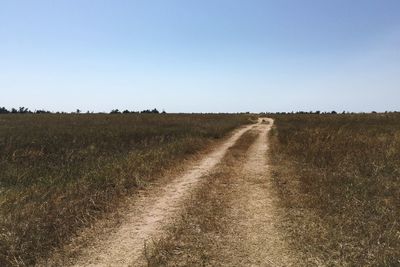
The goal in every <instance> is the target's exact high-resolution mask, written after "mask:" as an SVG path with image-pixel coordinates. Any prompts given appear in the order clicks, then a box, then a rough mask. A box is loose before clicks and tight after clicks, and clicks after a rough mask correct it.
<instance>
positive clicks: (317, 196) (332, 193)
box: [270, 114, 400, 266]
mask: <svg viewBox="0 0 400 267" xmlns="http://www.w3.org/2000/svg"><path fill="white" fill-rule="evenodd" d="M275 119H276V120H275V125H276V128H275V129H274V131H273V132H272V149H271V151H270V153H271V157H272V159H273V165H274V176H275V182H276V186H277V189H278V190H279V191H280V193H281V194H280V196H281V200H282V203H283V204H284V205H285V206H286V208H287V211H288V216H289V217H290V220H289V221H291V222H290V223H289V227H290V228H291V229H292V237H293V245H295V246H297V248H298V249H301V250H303V251H304V252H305V253H308V255H313V254H314V255H318V257H317V258H318V259H317V258H314V259H312V256H309V258H308V259H307V260H308V263H309V264H318V262H319V263H321V262H322V263H324V264H326V265H328V266H330V265H350V266H399V265H400V224H399V223H400V222H399V218H400V115H399V114H370V115H323V116H318V115H287V116H277V117H276V118H275Z"/></svg>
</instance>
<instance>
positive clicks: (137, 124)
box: [0, 114, 248, 266]
mask: <svg viewBox="0 0 400 267" xmlns="http://www.w3.org/2000/svg"><path fill="white" fill-rule="evenodd" d="M0 121H1V124H0V193H1V195H0V266H9V265H15V266H17V265H20V266H24V265H33V264H35V262H36V261H37V260H38V258H40V257H45V256H47V255H49V253H50V252H51V250H52V249H53V248H55V247H58V246H60V245H61V244H63V243H64V242H65V241H66V240H68V239H69V238H70V237H71V236H72V235H73V234H74V233H75V232H76V231H77V229H79V228H81V227H84V226H87V225H89V224H91V223H92V222H93V221H94V220H95V219H96V218H98V217H99V216H101V214H103V213H104V212H107V211H110V210H112V209H113V208H114V207H115V206H116V205H117V203H118V202H119V201H120V200H121V199H122V198H123V197H124V196H125V195H127V194H129V193H131V192H133V191H134V190H135V188H137V187H140V186H144V185H145V184H146V183H147V182H149V181H151V180H152V179H155V178H156V177H159V176H160V175H161V174H162V173H163V172H164V171H165V170H167V169H169V168H171V167H172V166H174V165H176V164H178V162H179V161H181V160H182V159H183V158H185V157H186V156H187V155H189V154H193V153H195V152H197V151H199V150H200V149H201V148H203V147H204V146H205V145H207V144H209V142H210V140H212V139H215V138H220V137H222V136H223V135H225V134H226V133H227V132H229V131H230V130H232V129H234V128H235V127H237V126H239V125H241V124H244V123H246V122H248V117H246V116H240V115H237V116H236V115H150V114H144V115H143V114H142V115H138V114H128V115H3V116H0Z"/></svg>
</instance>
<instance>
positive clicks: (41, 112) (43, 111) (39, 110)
mask: <svg viewBox="0 0 400 267" xmlns="http://www.w3.org/2000/svg"><path fill="white" fill-rule="evenodd" d="M35 113H36V114H45V113H47V114H48V113H51V112H50V111H48V110H41V109H38V110H36V111H35Z"/></svg>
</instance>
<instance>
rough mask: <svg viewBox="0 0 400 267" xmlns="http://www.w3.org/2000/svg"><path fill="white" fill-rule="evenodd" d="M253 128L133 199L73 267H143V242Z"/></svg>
mask: <svg viewBox="0 0 400 267" xmlns="http://www.w3.org/2000/svg"><path fill="white" fill-rule="evenodd" d="M253 127H256V126H255V125H248V126H245V127H242V128H240V129H238V130H236V131H235V132H234V133H233V134H232V136H230V137H229V138H228V139H227V140H226V141H224V142H223V143H222V144H220V145H219V146H217V147H216V148H215V149H214V150H213V151H212V152H210V153H209V154H207V155H205V157H204V158H203V159H202V160H200V161H199V162H197V164H194V165H193V166H191V167H190V168H189V169H188V170H187V171H186V172H185V173H184V174H183V175H181V176H179V177H176V178H175V179H173V180H172V182H170V183H169V184H167V185H160V186H154V187H151V188H150V189H149V190H144V191H143V193H142V194H141V195H140V196H139V197H137V196H136V198H135V199H134V201H132V204H131V205H130V206H129V207H127V209H126V214H125V215H124V216H123V217H124V218H123V221H122V223H121V224H120V226H119V227H118V228H117V229H113V230H112V231H109V234H108V235H107V236H99V237H98V238H97V240H96V241H95V242H94V243H92V244H91V245H90V246H89V247H88V248H86V249H84V251H82V252H81V253H80V256H79V257H78V258H77V259H76V260H75V262H74V264H73V266H145V264H146V263H145V258H144V244H145V242H146V241H149V240H151V238H152V237H157V236H159V235H160V234H162V232H163V229H164V228H165V227H166V226H168V225H169V224H170V223H172V221H173V218H175V217H176V216H179V211H180V209H181V208H182V206H183V203H184V202H185V201H187V200H188V198H189V197H190V195H191V192H192V191H193V190H194V189H195V188H196V187H197V186H199V184H201V181H202V179H201V178H202V177H203V176H205V175H207V174H208V173H209V172H211V171H212V170H213V168H214V167H215V166H216V165H217V164H218V163H219V162H220V161H221V159H222V158H223V157H224V155H225V154H226V152H227V150H228V149H229V147H231V146H232V145H234V144H235V142H236V141H237V140H238V139H239V138H240V136H241V135H242V134H243V133H244V132H246V131H247V130H249V129H251V128H253Z"/></svg>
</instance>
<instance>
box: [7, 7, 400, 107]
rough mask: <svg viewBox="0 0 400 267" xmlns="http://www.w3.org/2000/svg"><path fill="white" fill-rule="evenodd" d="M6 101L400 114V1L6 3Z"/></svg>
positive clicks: (17, 103) (10, 103)
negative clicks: (398, 112)
mask: <svg viewBox="0 0 400 267" xmlns="http://www.w3.org/2000/svg"><path fill="white" fill-rule="evenodd" d="M0 106H6V107H8V108H10V107H13V106H14V107H18V106H26V107H29V108H31V109H42V108H44V109H50V110H65V111H73V110H75V109H77V108H79V109H82V110H84V111H86V110H94V111H109V110H111V109H112V108H120V109H125V108H127V109H134V110H138V109H144V108H153V107H157V108H159V109H165V110H166V111H169V112H224V111H226V112H236V111H254V112H258V111H291V110H295V111H296V110H339V111H341V110H352V111H371V110H377V111H384V110H400V1H398V0H391V1H390V0H375V1H372V0H351V1H349V0H332V1H322V0H321V1H320V0H314V1H312V0H301V1H299V0H291V1H290V0H279V1H278V0H276V1H275V0H274V1H272V0H201V1H199V0H180V1H178V0H157V1H156V0H141V1H134V0H130V1H128V0H124V1H123V0H108V1H105V0H35V1H32V0H26V1H21V0H0Z"/></svg>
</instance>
